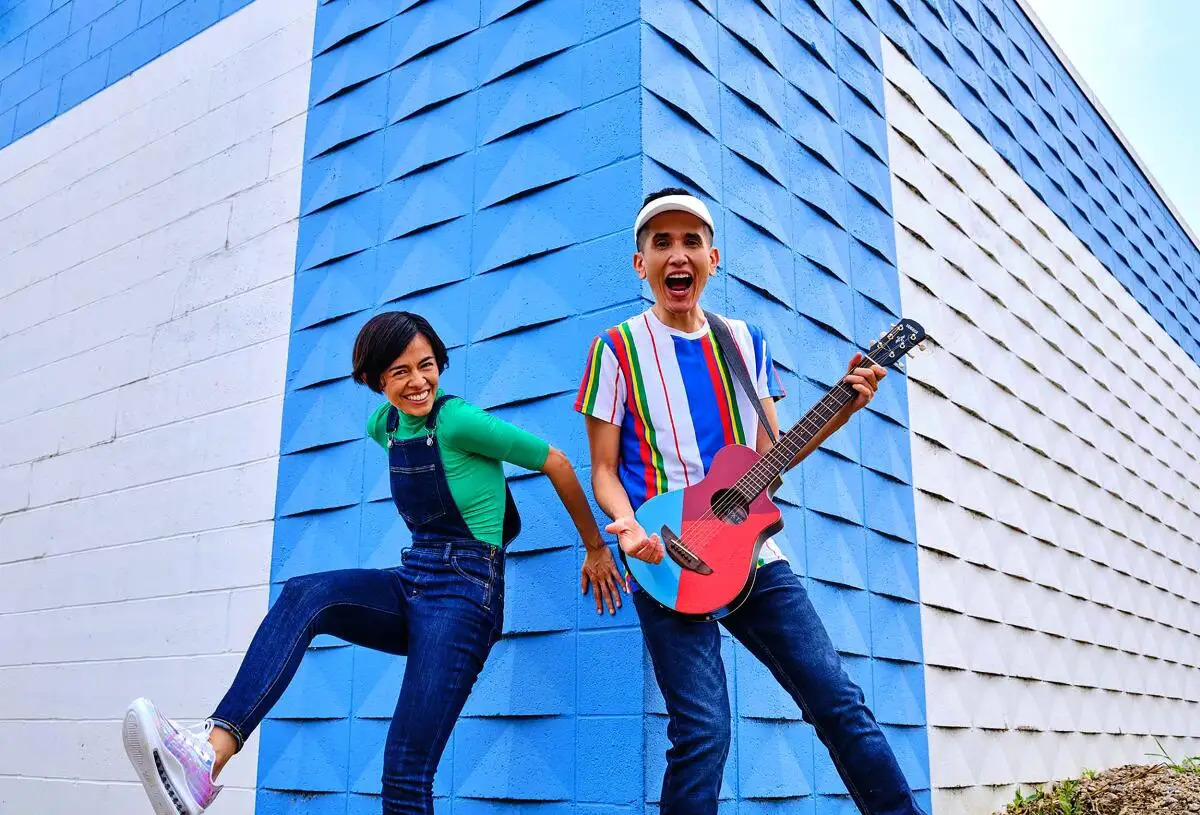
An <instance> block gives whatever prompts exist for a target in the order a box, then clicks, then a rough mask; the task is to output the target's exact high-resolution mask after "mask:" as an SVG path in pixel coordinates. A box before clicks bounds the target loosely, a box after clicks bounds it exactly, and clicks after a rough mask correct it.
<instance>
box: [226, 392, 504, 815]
mask: <svg viewBox="0 0 1200 815" xmlns="http://www.w3.org/2000/svg"><path fill="white" fill-rule="evenodd" d="M451 398H454V397H450V396H443V397H441V398H440V399H438V400H437V401H436V402H435V403H434V405H433V409H432V410H431V411H430V412H429V416H428V417H427V418H426V422H425V428H426V434H425V435H424V436H420V437H418V438H415V439H406V440H392V439H391V434H392V433H393V432H395V430H396V427H397V426H398V424H399V414H398V412H397V411H396V408H394V407H393V408H391V409H390V410H389V411H388V420H387V431H388V438H389V442H388V464H389V469H390V471H391V487H392V500H393V501H394V502H395V504H396V509H397V510H398V511H399V512H400V515H401V517H403V518H404V521H405V523H406V524H407V525H408V528H409V530H410V531H411V532H412V547H411V548H409V549H405V550H404V551H403V552H402V553H401V565H400V566H399V567H398V568H394V569H345V570H341V571H332V572H320V573H317V574H311V575H304V576H302V577H294V578H292V579H290V580H288V581H287V583H286V584H284V587H283V591H282V592H281V593H280V595H279V598H278V600H276V601H275V604H274V605H273V606H272V607H271V610H270V611H269V612H268V614H267V617H266V619H264V620H263V622H262V625H260V626H259V629H258V632H257V633H256V634H255V635H254V639H253V641H252V642H251V643H250V648H249V650H248V651H247V653H246V657H245V659H244V660H243V661H242V666H241V669H240V670H239V671H238V674H237V677H236V678H235V679H234V682H233V685H232V686H231V687H230V689H229V692H228V693H227V694H226V695H225V698H224V699H223V700H222V701H221V704H220V705H218V707H217V710H216V712H215V713H214V714H213V716H212V719H213V722H214V724H216V725H217V726H219V727H222V728H224V729H225V730H228V731H229V732H230V733H232V734H233V736H234V738H235V739H237V741H238V744H239V745H241V744H242V743H244V741H245V739H246V738H247V737H248V736H249V735H250V733H251V732H253V730H254V729H255V728H256V727H257V726H258V724H259V723H260V722H261V721H262V719H263V717H264V716H266V714H267V712H268V711H269V710H270V709H271V707H272V706H274V704H275V702H276V701H277V700H278V699H279V697H280V696H281V695H282V694H283V691H284V690H285V689H286V688H287V685H288V683H289V682H290V681H291V678H292V677H293V676H294V675H295V673H296V670H297V668H299V666H300V661H301V659H302V658H303V656H304V653H305V649H306V648H307V647H308V644H309V643H310V642H311V641H312V639H313V638H314V637H316V636H317V635H319V634H332V635H333V636H335V637H339V638H341V639H343V640H346V641H347V642H351V643H354V644H356V645H362V646H366V647H368V648H372V649H374V650H377V651H384V652H386V653H391V654H402V655H406V656H407V657H408V660H407V663H406V665H405V670H404V682H403V685H402V686H401V689H400V698H399V700H398V702H397V704H396V711H395V714H394V715H393V718H392V723H391V727H390V728H389V729H388V735H387V741H386V744H385V746H384V755H383V788H382V791H383V799H382V804H383V812H384V813H385V814H386V815H401V814H402V813H403V815H433V798H432V786H433V774H434V770H435V769H436V768H437V765H438V761H439V759H440V758H441V755H442V751H443V750H444V749H445V746H446V740H447V739H448V738H449V737H450V730H451V728H453V727H454V723H455V721H456V720H457V719H458V715H459V713H460V712H461V711H462V708H463V705H464V704H465V703H466V701H467V696H468V695H469V694H470V692H471V688H472V687H473V686H474V684H475V679H476V677H478V675H479V672H480V670H481V669H482V668H483V663H484V660H486V659H487V656H488V653H489V652H490V651H491V649H492V645H493V644H494V643H495V642H496V640H497V639H499V637H500V633H501V629H502V625H503V610H504V546H507V545H508V544H509V543H510V542H511V541H512V540H513V538H515V537H516V536H517V533H518V532H519V531H520V528H521V520H520V516H519V515H518V514H517V508H516V505H515V504H514V503H513V499H512V493H511V492H509V491H508V488H507V485H506V486H505V513H504V527H503V536H502V540H503V546H499V547H497V546H491V545H489V544H487V543H484V542H482V541H480V540H477V539H476V538H474V537H473V536H472V535H471V531H470V529H469V528H468V527H467V524H466V522H465V521H464V520H463V517H462V513H461V512H459V509H458V505H457V504H456V503H455V502H454V498H453V496H452V495H451V493H450V485H449V483H448V482H447V480H446V470H445V468H444V466H443V464H442V456H441V451H440V450H439V448H438V442H437V417H438V414H439V413H440V412H441V409H442V407H443V406H444V405H445V403H446V401H447V400H448V399H451ZM326 653H327V654H328V653H329V652H326ZM342 653H344V654H345V659H346V660H351V659H352V656H353V655H352V654H351V652H350V651H349V650H348V649H346V650H344V651H343V652H342ZM339 656H340V655H339ZM332 663H337V664H338V665H340V664H341V663H340V662H338V661H337V659H336V656H335V658H333V659H326V667H325V668H323V669H322V671H333V673H330V674H323V675H325V676H326V679H327V680H329V679H330V677H335V676H346V677H348V676H349V675H350V670H351V666H353V665H354V664H355V663H354V662H353V661H347V662H346V665H345V667H344V668H338V667H337V666H336V665H333V664H332ZM365 664H368V665H371V664H375V663H365ZM368 673H369V674H370V676H371V677H375V674H374V673H370V672H368ZM371 681H379V679H372V680H371ZM333 687H337V686H336V685H335V686H333ZM343 690H345V691H346V692H347V693H348V691H349V688H348V687H346V688H344V689H343Z"/></svg>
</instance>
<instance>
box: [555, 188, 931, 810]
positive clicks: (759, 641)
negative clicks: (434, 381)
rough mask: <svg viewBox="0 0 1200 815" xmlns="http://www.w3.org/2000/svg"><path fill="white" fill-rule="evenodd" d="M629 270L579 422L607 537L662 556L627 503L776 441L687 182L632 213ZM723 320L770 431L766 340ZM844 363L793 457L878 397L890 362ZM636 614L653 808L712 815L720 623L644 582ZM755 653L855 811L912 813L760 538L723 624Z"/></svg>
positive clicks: (702, 210) (721, 736) (775, 384)
mask: <svg viewBox="0 0 1200 815" xmlns="http://www.w3.org/2000/svg"><path fill="white" fill-rule="evenodd" d="M634 238H635V241H636V249H637V251H636V252H635V253H634V255H633V268H634V269H635V270H636V271H637V274H638V277H639V278H641V279H642V280H644V281H647V282H648V283H649V285H650V290H651V291H652V292H653V294H654V306H653V307H652V308H650V309H649V310H648V311H646V312H644V313H642V314H639V315H637V316H635V317H632V318H630V319H629V320H626V321H625V322H624V323H621V324H620V325H619V326H616V327H614V328H612V329H609V330H608V331H606V332H604V333H603V334H601V335H600V336H599V337H597V338H596V339H595V341H594V342H593V343H592V347H591V352H590V354H589V356H588V363H587V368H586V371H585V375H584V380H583V383H582V385H581V386H580V390H579V398H578V401H577V403H576V406H575V408H576V410H578V411H580V412H581V413H583V414H584V415H585V416H586V417H587V418H586V422H587V432H588V440H589V443H590V446H591V457H592V487H593V490H594V492H595V495H596V501H597V503H598V504H599V505H600V507H601V508H602V509H603V510H604V511H605V512H606V513H607V514H608V516H609V517H610V518H611V519H612V524H611V525H609V526H608V531H609V532H610V533H613V534H615V535H616V536H617V539H618V542H619V543H620V546H621V549H622V551H623V552H624V553H626V554H628V555H630V556H633V557H638V558H641V559H643V560H648V561H651V562H658V561H660V560H661V559H662V557H663V549H662V545H661V542H660V541H659V539H658V536H657V535H655V536H653V537H647V535H646V532H645V530H643V529H642V528H641V526H640V525H639V524H638V523H637V521H636V520H635V518H634V511H635V510H636V509H637V508H638V507H639V506H641V504H642V503H644V502H645V501H646V500H647V499H649V498H651V497H653V496H655V495H657V494H660V493H663V492H666V491H668V490H675V489H679V488H682V487H685V486H687V485H689V484H695V483H696V482H698V481H699V480H701V479H702V478H703V477H704V475H705V473H706V471H707V468H708V465H709V464H710V463H711V461H712V458H713V456H714V455H715V454H716V452H717V451H718V450H719V449H720V448H722V447H724V446H725V445H727V444H734V443H742V444H748V445H754V446H755V447H756V448H757V450H758V451H759V452H760V453H765V452H766V451H767V450H768V449H769V448H770V447H771V445H772V442H771V437H770V436H769V435H768V434H767V431H766V430H765V429H764V428H762V427H760V426H759V425H760V423H759V421H758V418H757V413H756V411H755V409H754V404H753V403H752V402H751V401H750V397H749V396H748V395H746V394H744V393H742V389H741V388H738V387H737V386H736V381H735V379H734V375H733V373H732V369H731V368H730V367H729V366H730V365H732V364H735V362H736V361H735V360H730V359H725V358H724V357H723V356H722V354H721V352H720V349H719V347H718V343H717V341H716V339H715V337H714V335H713V333H712V331H711V330H710V326H709V325H708V323H707V320H706V318H705V315H704V311H703V309H702V308H701V307H700V296H701V294H703V292H704V287H705V285H706V284H707V283H708V281H709V278H710V277H712V275H714V274H715V273H716V271H717V265H718V263H719V262H720V253H719V252H718V251H717V249H716V247H715V246H714V245H713V238H714V227H713V220H712V216H711V215H710V214H709V212H708V208H707V207H706V206H705V205H704V203H703V202H702V201H700V200H699V199H698V198H696V197H694V196H693V195H691V194H690V193H689V192H688V191H687V190H684V189H679V188H667V189H663V190H660V191H658V192H656V193H652V194H651V195H649V196H647V197H646V200H645V202H644V203H643V206H642V209H641V211H640V212H639V213H638V216H637V218H636V220H635V222H634ZM722 319H725V321H726V322H727V324H728V325H729V327H730V329H731V331H732V334H733V336H734V338H735V340H736V342H737V345H738V350H739V351H740V355H741V357H742V360H744V362H745V364H746V365H747V367H748V368H749V369H750V376H751V379H753V380H756V388H757V391H758V393H757V394H756V395H757V397H758V399H759V400H761V404H762V406H763V408H764V411H765V415H766V417H767V420H768V421H769V422H770V424H771V426H772V427H771V429H772V430H773V431H775V432H776V434H778V422H777V419H776V414H775V400H776V399H779V398H782V397H783V395H784V391H783V388H782V387H781V386H780V383H779V380H778V378H777V377H776V374H775V369H774V363H773V361H772V359H771V352H770V349H769V347H768V345H767V342H766V339H765V338H764V337H763V335H762V333H761V332H760V331H759V330H758V329H757V328H756V327H754V326H751V325H748V324H746V323H745V322H743V321H741V320H735V319H728V318H722ZM861 359H862V356H861V355H855V357H854V359H853V360H851V363H850V370H849V373H848V374H847V375H846V377H845V380H844V381H845V382H847V383H849V384H850V385H852V386H853V388H854V390H855V391H856V392H857V395H856V399H855V400H854V401H853V402H851V403H850V404H848V405H847V406H846V407H845V408H844V409H842V410H841V411H840V412H839V413H838V414H837V415H836V416H835V417H834V418H833V420H832V421H831V422H830V424H829V425H828V426H827V427H826V429H825V430H824V431H822V433H820V434H819V435H818V436H817V437H816V438H815V439H813V441H812V442H811V443H810V444H809V445H808V446H807V447H805V448H804V449H803V450H802V451H801V452H800V454H799V455H798V456H797V457H796V460H795V461H794V462H793V463H792V466H795V464H796V463H797V462H799V461H800V460H802V459H803V458H804V457H805V456H807V455H808V454H809V453H811V452H812V451H813V450H814V449H816V448H817V447H818V446H819V445H820V444H821V443H822V442H823V441H824V440H825V439H826V438H828V437H829V435H830V434H832V433H833V432H834V431H835V430H837V429H838V428H839V427H841V426H842V425H844V424H845V423H846V422H847V421H848V420H849V418H850V416H851V414H853V413H854V412H855V411H858V410H861V409H862V408H863V407H864V406H865V405H866V404H867V403H868V402H870V400H871V397H872V396H873V395H874V393H875V389H876V387H877V385H878V382H879V380H881V379H883V377H884V376H885V373H886V372H885V371H884V369H883V368H881V367H879V366H875V365H872V366H869V367H858V363H859V362H860V361H861ZM633 601H634V607H635V608H636V610H637V614H638V618H639V620H640V622H641V626H642V633H643V635H644V636H645V638H646V643H647V646H648V647H649V651H650V657H651V660H652V662H653V664H654V673H655V676H656V677H657V679H658V685H659V688H660V689H661V691H662V694H663V698H664V699H665V700H666V705H667V713H668V714H669V716H670V721H669V724H668V727H667V735H668V737H669V738H670V741H671V747H670V749H669V750H668V751H667V770H666V774H665V775H664V777H663V785H662V805H661V813H662V815H715V813H716V812H717V796H718V793H719V790H720V785H721V774H722V769H723V767H724V764H725V759H726V756H727V755H728V753H729V744H730V709H729V698H728V694H727V691H726V685H725V670H724V666H723V664H722V662H721V638H720V632H719V630H718V629H717V624H716V623H713V622H693V621H691V620H689V619H686V618H684V617H682V616H680V615H678V614H676V613H674V612H672V611H669V610H667V609H665V608H663V607H662V606H660V605H658V604H657V603H656V602H655V601H654V600H653V599H652V598H651V597H650V596H649V595H648V594H646V593H645V592H642V591H636V590H635V591H634V593H633ZM721 624H722V625H724V626H725V627H726V628H727V629H728V630H729V631H730V633H731V634H733V636H734V637H736V638H737V639H738V641H739V642H741V643H742V644H743V645H744V646H745V647H746V648H747V649H748V650H749V651H750V653H752V654H753V655H754V656H755V657H757V658H758V659H759V660H761V661H762V662H763V664H765V665H766V666H767V667H768V668H769V669H770V670H771V672H772V673H773V674H774V676H775V678H776V679H777V680H778V681H779V682H780V684H782V685H783V687H784V689H786V690H787V691H788V693H789V694H791V696H792V698H793V699H795V700H796V703H797V704H798V705H799V707H800V710H801V713H802V715H803V717H804V720H805V721H807V722H808V723H809V724H811V725H813V727H814V728H815V729H816V733H817V736H818V737H819V738H820V739H821V741H822V742H823V743H824V744H825V746H826V748H827V749H828V750H829V753H830V755H831V757H832V758H833V763H834V766H835V767H836V768H837V770H838V772H839V774H840V775H841V777H842V780H843V782H844V783H845V785H846V789H848V790H849V791H850V795H851V796H852V797H853V799H854V802H855V804H857V806H858V808H859V810H860V811H862V812H863V813H868V815H914V813H920V812H921V809H920V808H919V807H918V805H917V803H916V801H915V800H914V799H913V794H912V791H911V790H910V789H909V786H908V784H907V782H906V781H905V779H904V777H903V775H902V773H901V771H900V767H899V765H898V764H897V762H896V758H895V756H894V754H893V753H892V750H891V748H890V747H889V745H888V743H887V740H886V739H885V737H884V735H883V733H882V732H881V730H880V729H879V725H878V724H877V723H876V721H875V718H874V716H872V714H871V712H870V711H869V710H868V709H867V707H866V705H865V704H864V699H863V694H862V691H861V690H860V689H859V688H858V686H857V685H855V684H854V683H853V682H852V681H851V680H850V678H849V677H848V676H847V675H846V673H845V671H844V670H843V668H842V665H841V658H840V656H839V655H838V653H837V650H836V649H835V648H834V647H833V643H832V642H830V639H829V635H828V634H827V633H826V631H825V628H824V626H823V625H822V623H821V621H820V619H819V618H818V616H817V613H816V611H815V610H814V608H813V606H812V604H811V603H810V602H809V599H808V595H807V593H806V592H805V590H804V588H803V586H802V585H801V583H800V581H799V579H798V578H797V577H796V575H795V574H794V573H793V572H792V570H791V568H790V567H789V565H788V563H787V561H786V559H785V558H784V556H783V554H782V553H781V552H780V551H779V549H778V548H777V547H776V546H775V544H774V543H773V542H768V543H767V544H765V545H764V546H763V549H762V553H761V555H760V559H759V566H758V574H757V577H756V581H755V585H754V589H753V591H752V592H751V594H750V596H749V598H748V599H747V600H746V602H745V603H744V604H743V605H742V606H741V607H740V608H739V609H738V610H737V611H735V612H733V613H732V614H730V615H729V616H727V617H725V618H723V619H722V620H721Z"/></svg>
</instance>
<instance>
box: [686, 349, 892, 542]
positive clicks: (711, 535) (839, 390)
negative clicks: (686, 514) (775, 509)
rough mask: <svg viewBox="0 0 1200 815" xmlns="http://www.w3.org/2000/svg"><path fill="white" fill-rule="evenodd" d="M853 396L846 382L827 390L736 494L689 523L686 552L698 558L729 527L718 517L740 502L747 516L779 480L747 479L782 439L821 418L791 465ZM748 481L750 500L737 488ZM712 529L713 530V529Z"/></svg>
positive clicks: (870, 360)
mask: <svg viewBox="0 0 1200 815" xmlns="http://www.w3.org/2000/svg"><path fill="white" fill-rule="evenodd" d="M881 350H882V349H881ZM862 362H866V363H868V364H870V365H878V364H879V363H878V362H876V361H875V360H874V359H873V358H872V357H871V355H870V354H869V353H864V354H863V358H862V360H861V361H860V365H861V363H862ZM854 394H855V391H854V388H853V386H851V385H849V384H847V383H845V382H839V383H838V384H837V385H834V386H833V387H832V388H830V389H829V391H828V392H827V393H826V394H825V395H824V396H822V397H821V398H820V399H819V400H818V401H817V403H816V404H815V405H813V407H812V408H810V409H809V411H808V412H807V413H805V414H804V416H803V417H802V418H801V419H800V421H798V422H796V424H795V425H793V426H792V428H791V429H790V430H788V431H787V432H786V433H784V434H782V435H781V436H780V437H779V439H778V440H777V441H776V443H775V445H774V446H773V447H772V448H771V449H770V450H768V451H767V453H766V455H764V456H762V458H760V459H759V460H758V461H756V462H755V463H754V464H753V465H752V466H751V467H750V469H749V470H747V471H746V473H745V474H744V475H742V477H741V478H739V479H738V480H737V481H736V482H735V483H734V486H733V487H731V488H730V489H729V490H728V491H729V492H733V493H736V496H734V497H728V498H727V497H725V496H722V498H721V499H720V500H718V501H716V502H714V503H713V505H712V506H711V507H710V508H709V509H707V510H705V512H704V513H703V514H702V515H701V516H700V517H699V518H697V519H696V520H695V521H693V522H692V524H691V527H692V530H691V531H692V532H694V533H695V534H693V535H689V536H688V539H687V540H686V541H684V545H685V547H686V548H687V550H688V551H690V552H691V553H692V554H694V555H697V556H699V554H700V552H703V551H705V550H706V549H707V548H708V546H709V545H710V544H711V543H712V542H713V541H714V540H715V539H716V538H717V537H718V535H719V534H720V533H721V531H722V529H723V527H725V526H729V525H730V524H727V523H726V522H725V520H724V519H723V518H722V517H721V516H722V515H724V514H725V513H726V512H728V511H729V510H731V509H733V508H735V507H737V506H739V505H740V504H742V503H745V504H746V509H747V514H749V508H750V505H751V504H753V503H754V501H755V500H757V498H758V496H759V494H760V493H762V491H763V490H765V489H766V488H767V487H768V486H770V484H771V482H772V481H774V480H775V478H777V477H778V476H771V477H769V478H767V480H766V481H765V483H762V484H759V483H758V482H759V481H760V480H761V479H763V478H764V477H765V474H761V473H760V474H758V475H756V476H754V477H753V478H750V476H751V475H752V474H754V472H755V470H757V469H759V468H760V467H762V466H763V465H764V462H767V461H768V460H771V459H772V457H773V455H774V454H775V453H776V452H777V451H779V450H780V449H781V448H785V445H784V440H785V439H789V444H790V438H789V437H791V435H792V433H794V432H796V430H798V429H801V428H804V429H810V428H809V426H808V423H809V421H810V417H811V416H812V415H813V414H817V415H818V416H820V417H821V418H822V421H821V424H820V425H819V426H818V427H817V428H816V429H815V430H813V431H812V436H810V437H809V438H808V439H806V440H805V441H804V442H803V443H801V445H800V447H799V448H797V449H796V451H795V452H793V453H792V454H791V456H790V457H789V458H788V459H787V461H786V462H785V463H791V461H792V459H794V458H795V457H796V456H797V455H798V454H799V452H800V450H802V449H804V444H807V443H808V441H811V439H812V437H813V436H815V435H816V434H817V433H820V432H821V430H822V429H823V428H824V427H825V425H827V424H828V423H829V420H830V419H832V418H833V417H834V416H835V415H836V414H837V412H838V411H839V410H841V409H842V408H843V407H844V406H845V405H846V401H845V398H846V397H850V398H852V397H853V396H854ZM831 397H839V398H842V399H843V401H842V402H841V403H840V404H837V405H826V404H825V402H826V401H827V400H829V399H830V398H831ZM823 410H829V411H830V413H829V416H825V415H824V413H823V412H822V411H823ZM785 449H786V448H785ZM774 467H775V464H774V463H773V464H772V465H771V466H770V467H768V468H766V469H774ZM785 469H786V468H785ZM781 474H782V473H781ZM747 480H748V481H749V483H750V484H752V485H753V486H754V492H753V494H752V497H747V496H744V495H742V493H741V492H740V491H739V490H738V488H737V484H740V483H741V482H743V481H747ZM742 499H746V500H744V501H743V500H742ZM713 527H715V529H714V528H713ZM710 530H711V531H710ZM680 532H681V533H682V530H680ZM679 537H680V539H681V540H682V539H683V535H682V534H680V536H679ZM693 541H695V543H693Z"/></svg>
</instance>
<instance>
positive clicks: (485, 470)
mask: <svg viewBox="0 0 1200 815" xmlns="http://www.w3.org/2000/svg"><path fill="white" fill-rule="evenodd" d="M437 395H438V396H439V397H440V396H441V395H442V391H440V390H439V391H438V392H437ZM390 407H391V405H390V404H388V403H386V402H385V403H384V404H382V405H380V406H379V408H378V409H376V410H375V412H374V413H372V414H371V418H369V419H367V435H368V436H370V437H371V438H373V439H374V440H375V441H376V442H378V443H379V445H380V446H382V447H383V448H385V449H386V448H387V442H388V433H387V416H388V409H389V408H390ZM424 435H425V417H424V416H409V415H408V414H407V413H405V412H404V411H400V423H399V426H398V427H397V428H396V431H395V432H394V433H393V434H392V437H393V438H394V439H396V440H397V441H404V440H407V439H414V438H417V437H420V436H424ZM437 443H438V451H439V452H440V453H441V456H442V466H443V467H444V468H445V470H446V481H447V482H449V485H450V495H451V496H452V497H453V498H454V503H456V504H458V511H459V512H461V513H462V517H463V520H464V521H466V523H467V528H468V529H470V530H471V534H472V535H474V536H475V537H476V538H478V539H479V540H481V541H483V542H484V543H489V544H491V545H492V546H499V545H500V544H501V538H502V537H503V531H504V470H503V468H502V466H501V463H500V462H502V461H507V462H510V463H512V464H516V465H517V466H518V467H524V468H525V469H527V470H540V469H542V467H543V466H545V464H546V457H547V456H548V455H549V454H550V445H549V444H547V443H546V442H544V441H542V440H541V439H539V438H538V437H537V436H534V435H532V434H531V433H526V432H525V431H524V430H522V429H520V428H519V427H515V426H513V425H511V424H509V423H508V422H506V421H504V420H502V419H497V418H496V417H495V416H492V415H490V414H488V413H487V412H486V411H484V410H482V409H481V408H477V407H475V405H472V404H470V403H469V402H466V401H464V400H463V399H451V400H450V401H448V402H446V404H444V405H442V409H441V412H440V413H438V418H437Z"/></svg>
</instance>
